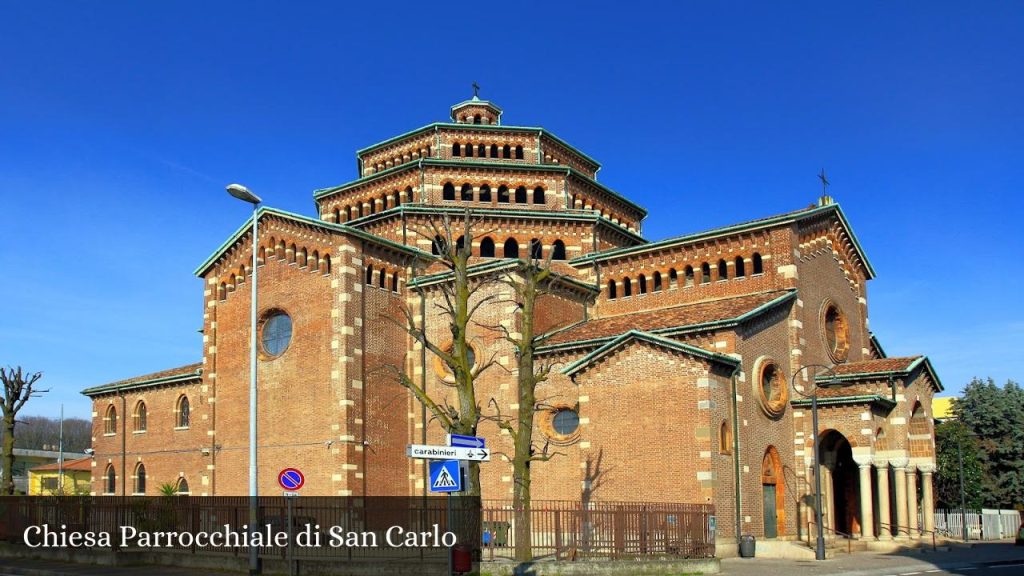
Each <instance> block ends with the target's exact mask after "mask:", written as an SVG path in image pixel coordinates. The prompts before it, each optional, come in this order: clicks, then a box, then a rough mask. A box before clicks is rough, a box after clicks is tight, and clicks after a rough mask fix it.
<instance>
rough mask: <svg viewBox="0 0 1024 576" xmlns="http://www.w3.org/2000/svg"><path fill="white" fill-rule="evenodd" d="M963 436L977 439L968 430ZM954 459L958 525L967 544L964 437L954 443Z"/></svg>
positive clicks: (975, 435)
mask: <svg viewBox="0 0 1024 576" xmlns="http://www.w3.org/2000/svg"><path fill="white" fill-rule="evenodd" d="M964 435H967V436H971V437H973V438H977V437H978V435H977V434H975V433H974V432H971V431H969V430H964ZM956 459H957V463H958V464H959V465H960V524H961V528H962V534H963V537H964V542H967V495H966V493H965V492H964V436H963V435H961V436H959V437H958V438H957V441H956Z"/></svg>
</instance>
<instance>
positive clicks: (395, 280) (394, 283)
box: [391, 272, 398, 294]
mask: <svg viewBox="0 0 1024 576" xmlns="http://www.w3.org/2000/svg"><path fill="white" fill-rule="evenodd" d="M391 291H392V292H394V293H395V294H398V272H395V273H394V274H392V275H391Z"/></svg>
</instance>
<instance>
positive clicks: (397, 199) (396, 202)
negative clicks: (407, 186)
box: [391, 190, 402, 208]
mask: <svg viewBox="0 0 1024 576" xmlns="http://www.w3.org/2000/svg"><path fill="white" fill-rule="evenodd" d="M401 205H402V193H401V192H399V191H398V190H395V193H394V194H392V195H391V206H392V207H395V208H397V207H399V206H401Z"/></svg>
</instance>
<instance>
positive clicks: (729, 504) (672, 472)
mask: <svg viewBox="0 0 1024 576" xmlns="http://www.w3.org/2000/svg"><path fill="white" fill-rule="evenodd" d="M450 112H451V114H450V121H446V122H437V123H432V124H428V125H426V126H423V127H421V128H418V129H415V130H412V131H410V132H407V133H405V134H401V135H398V136H395V137H393V138H390V139H388V140H385V141H383V142H380V143H378V144H374V145H372V146H369V147H367V148H364V149H362V150H359V151H358V152H357V158H358V162H357V166H356V168H357V178H356V179H355V180H353V181H351V182H348V183H345V184H341V185H337V186H331V187H327V188H323V189H320V190H317V191H315V192H314V200H315V203H316V214H315V215H314V216H306V215H300V214H294V213H290V212H285V211H282V210H278V209H274V208H269V207H264V208H261V209H260V211H259V214H258V218H259V238H258V242H257V244H256V245H255V246H254V245H253V238H252V237H251V222H249V223H242V224H241V226H240V227H239V229H238V231H237V232H236V233H235V234H233V235H232V236H230V237H229V238H227V239H226V241H225V242H224V243H223V245H221V246H220V247H219V248H217V249H216V250H215V251H214V252H213V254H212V255H211V256H210V257H209V258H208V259H207V260H206V261H204V262H203V263H202V264H201V265H200V266H199V267H198V268H197V269H196V271H195V274H196V275H197V276H198V277H199V278H200V279H201V281H202V290H203V294H204V306H203V310H202V327H203V328H202V347H201V355H200V358H199V360H200V361H199V362H198V363H196V364H192V365H189V366H184V367H181V368H177V369H171V370H165V371H162V372H157V373H154V374H149V375H145V376H139V377H136V378H131V379H128V380H122V381H119V382H113V383H110V384H104V385H99V386H95V387H92V388H89V389H87V390H85V391H84V392H83V393H84V394H85V395H87V396H88V397H89V398H90V399H91V401H92V404H93V413H92V414H93V447H94V448H95V450H96V453H95V456H94V459H93V462H94V464H93V474H92V492H93V493H94V494H97V495H100V494H118V495H120V494H127V495H131V494H136V493H138V494H149V495H155V494H158V493H159V492H158V491H159V487H160V486H161V485H162V484H166V483H172V484H174V485H175V486H176V487H178V488H179V491H180V492H183V493H189V494H193V495H218V496H220V495H244V494H246V493H247V482H248V443H249V437H248V385H249V338H250V335H249V330H250V319H249V307H250V290H251V286H250V282H251V278H252V270H251V269H250V267H251V260H252V251H253V250H256V251H257V257H258V262H259V263H258V266H259V274H258V304H259V316H258V318H259V328H258V330H259V332H258V334H257V337H258V340H259V342H260V349H259V360H258V368H257V369H258V376H259V404H258V406H259V420H258V428H259V438H258V446H259V448H258V452H259V466H260V470H261V471H262V475H261V477H260V479H259V490H260V492H261V493H262V494H273V493H276V492H277V491H279V490H280V489H279V488H278V487H277V472H278V471H279V470H281V469H282V468H285V467H289V466H292V467H297V468H299V469H301V470H302V471H303V473H304V474H305V478H306V483H305V486H304V488H303V491H302V493H303V494H304V495H341V496H364V495H366V496H370V495H417V494H423V493H425V492H426V490H427V486H426V481H427V478H426V475H427V468H426V465H425V461H422V460H414V459H410V458H407V457H406V446H407V445H409V444H428V445H437V444H444V441H445V431H444V430H442V429H441V428H440V427H439V426H438V424H437V422H436V421H432V420H430V419H429V418H427V417H426V416H427V415H426V413H425V411H424V410H423V409H422V407H421V406H420V405H419V404H418V403H417V402H416V401H415V400H414V399H413V398H412V396H411V395H410V394H409V393H408V391H407V390H406V389H405V388H403V387H401V386H400V385H399V384H398V382H397V381H396V379H395V376H394V373H395V370H401V371H404V372H405V373H406V374H408V375H409V376H410V377H412V378H413V379H415V381H417V382H420V383H423V384H425V385H426V387H427V389H428V391H430V392H432V393H440V392H442V391H444V390H446V388H445V387H444V383H445V380H446V379H447V378H449V377H450V376H449V375H448V374H446V372H445V370H444V367H443V365H441V363H439V362H437V361H436V358H433V357H432V355H431V354H430V353H428V352H425V351H424V350H423V349H422V348H421V347H420V346H419V345H418V344H416V343H414V342H412V340H411V339H410V338H409V337H408V335H407V334H406V332H405V331H404V330H403V329H402V328H401V327H400V326H399V325H397V324H396V323H395V322H393V321H392V320H391V319H394V318H397V319H401V318H403V316H402V310H403V308H408V309H410V310H413V311H414V313H415V314H416V317H417V319H418V321H425V322H426V323H427V327H428V331H429V333H430V335H431V337H432V338H433V339H434V340H435V341H436V342H439V343H442V345H443V343H444V342H445V338H446V334H447V335H448V336H447V337H448V338H449V339H450V331H449V329H448V326H447V325H446V322H445V319H444V317H443V316H442V315H441V314H440V313H439V312H438V310H437V307H436V306H434V303H435V302H436V301H437V299H438V298H440V297H441V296H440V292H439V290H438V286H440V285H441V283H443V282H446V281H448V280H447V278H446V277H445V276H444V275H443V274H438V272H442V270H441V269H440V268H438V267H436V266H435V267H434V268H430V269H428V270H426V273H425V274H424V273H422V271H420V270H419V268H418V267H417V266H418V265H417V264H416V263H417V262H420V263H422V262H423V261H425V260H426V259H427V258H428V257H429V255H430V253H431V250H432V240H431V238H433V236H434V232H433V231H432V230H433V228H432V224H433V223H436V222H438V220H439V218H440V217H441V216H442V215H446V216H447V217H449V218H450V219H451V221H452V223H453V226H454V228H456V229H459V228H461V224H460V223H461V222H462V219H463V218H464V215H465V210H466V209H467V208H468V209H469V210H470V211H471V216H470V217H471V218H472V220H473V222H474V238H473V240H472V246H471V249H472V253H473V258H472V261H471V264H472V265H473V266H474V267H476V273H477V274H479V275H488V274H500V273H505V271H506V270H508V267H509V266H512V265H513V262H514V259H517V258H529V257H531V256H538V255H539V256H541V257H543V258H547V257H549V256H550V257H551V259H552V268H553V269H554V271H555V272H556V273H557V274H556V281H555V284H556V287H557V290H555V291H554V292H553V293H552V294H550V295H546V296H544V298H543V300H542V301H541V302H540V303H539V305H538V311H537V317H536V322H537V326H538V330H539V332H543V333H546V337H545V338H544V340H543V345H542V347H541V348H540V349H539V351H538V356H539V358H540V359H541V360H542V361H543V362H550V363H554V366H555V368H554V370H552V372H551V376H550V378H549V380H548V381H547V382H545V383H543V384H542V385H541V386H540V387H539V389H538V398H540V399H542V403H541V404H540V406H539V407H538V410H539V413H538V415H537V416H538V417H537V418H536V434H535V438H536V439H537V444H538V446H542V445H545V444H546V445H547V446H548V449H549V450H551V451H555V452H558V453H560V454H559V455H558V456H556V457H555V458H553V459H552V460H550V461H548V462H544V463H537V464H534V465H533V486H532V492H533V497H534V498H535V499H538V500H540V499H544V500H550V499H558V500H576V501H578V500H580V499H584V500H587V499H589V500H593V501H601V500H604V501H649V502H692V503H701V504H705V503H711V504H714V506H715V513H716V517H717V535H718V537H719V538H720V539H722V540H723V541H724V540H730V541H732V540H733V539H734V538H735V535H736V533H737V532H743V533H751V534H755V535H757V536H758V537H761V538H782V539H786V538H795V537H797V535H798V534H804V533H805V531H806V530H807V525H808V522H809V521H810V520H811V519H812V518H813V513H812V510H811V509H810V507H809V503H810V502H812V499H811V497H810V495H811V493H812V491H813V477H812V476H811V473H812V472H811V470H812V467H811V463H812V456H813V450H814V449H815V445H816V444H817V448H818V449H819V450H820V454H821V461H822V485H823V494H824V496H823V500H824V516H825V522H826V523H827V525H828V526H830V527H831V528H832V529H834V530H838V531H840V532H845V533H851V534H855V535H858V536H861V537H864V538H872V539H873V538H879V539H887V538H892V537H895V538H903V537H908V536H910V534H909V532H912V531H914V530H919V529H931V528H932V509H933V488H932V472H933V471H934V470H935V451H934V430H933V423H932V419H931V414H930V413H929V411H930V406H931V398H932V396H933V395H934V394H935V393H936V392H937V391H939V390H941V389H942V385H941V382H940V381H939V379H938V377H937V376H936V374H935V372H934V370H933V369H932V366H931V364H930V362H929V361H928V359H927V358H926V357H923V356H915V357H904V358H889V357H887V356H886V354H885V352H884V350H883V349H882V346H881V345H880V343H879V340H878V339H877V338H876V337H875V335H874V334H873V333H872V332H871V331H870V330H869V329H868V299H867V282H868V281H869V280H871V279H872V278H873V277H874V275H875V272H874V270H873V269H872V267H871V264H870V263H869V261H868V258H867V255H866V254H865V253H864V252H863V250H862V248H861V245H860V243H859V242H858V240H857V237H856V236H855V234H854V232H853V229H852V227H851V226H850V223H849V222H848V221H847V218H846V216H845V215H844V213H843V211H842V209H841V208H840V207H839V205H838V204H836V203H834V202H833V200H832V199H831V198H830V197H829V196H822V197H821V199H819V201H818V202H817V203H816V204H814V205H811V206H810V207H806V208H801V209H798V210H794V211H791V212H785V213H782V214H778V215H775V216H770V217H763V218H759V219H756V220H750V221H746V222H742V223H739V224H735V225H731V226H726V227H722V228H715V229H710V230H706V231H704V232H698V233H692V234H687V235H684V236H678V237H674V238H669V239H667V240H662V241H657V242H651V241H649V240H647V239H645V238H644V237H643V234H642V221H643V219H644V218H645V216H646V214H647V212H646V210H645V209H644V208H642V207H640V206H638V205H637V204H635V203H633V202H632V201H630V200H629V199H628V198H627V197H625V196H624V195H621V194H619V193H618V192H616V191H614V190H612V189H610V188H608V187H607V186H605V185H603V184H601V183H599V182H598V180H597V174H598V171H599V169H600V164H599V163H598V162H597V161H596V160H594V159H592V158H590V157H589V156H587V155H586V154H584V153H583V152H581V151H579V150H577V149H576V148H575V147H573V146H572V145H570V144H568V143H567V142H565V141H563V140H561V139H560V138H558V137H557V136H555V135H554V134H553V133H551V132H550V131H548V130H546V129H543V128H536V127H524V126H507V125H504V124H502V114H503V112H502V110H501V109H500V108H499V107H498V106H496V105H495V104H494V103H492V102H489V101H485V100H481V99H479V97H477V96H474V97H473V98H472V99H470V100H467V101H465V102H462V103H459V104H457V105H455V106H453V107H452V108H451V111H450ZM240 211H241V210H240ZM750 216H754V217H756V216H757V215H750ZM692 218H693V220H695V221H699V218H700V216H699V211H696V212H694V213H693V216H692ZM694 227H695V228H697V227H699V226H694ZM417 271H419V273H417ZM489 290H494V291H498V292H500V291H501V288H500V287H499V286H495V287H493V288H489ZM506 290H507V289H506ZM484 295H486V293H485V294H481V297H483V296H484ZM513 311H514V304H512V303H509V302H508V301H507V300H503V299H502V298H497V299H495V300H494V301H493V302H491V303H489V304H487V305H485V306H484V307H482V308H481V309H480V310H479V312H478V315H477V318H476V320H477V323H478V324H479V325H481V326H480V327H474V328H473V332H472V333H471V334H470V341H471V345H472V348H473V353H474V355H475V358H477V359H484V358H492V357H493V358H494V359H495V361H496V362H497V363H498V364H499V365H500V367H496V368H492V369H490V370H488V371H485V372H484V373H483V374H482V375H481V377H480V379H479V380H478V383H477V389H478V398H480V399H481V402H480V403H481V405H488V406H492V404H490V401H491V399H493V401H494V403H495V404H496V405H497V406H498V407H500V409H501V411H502V413H503V414H509V413H510V412H514V411H515V409H516V408H517V406H516V404H515V403H516V395H515V389H514V381H515V370H516V361H515V354H514V351H513V349H512V347H511V346H510V345H509V344H508V343H507V342H506V341H504V340H503V339H502V338H501V337H500V334H499V333H498V332H496V331H494V330H487V329H485V328H483V327H482V326H486V325H498V324H503V325H504V326H505V327H506V328H508V329H510V330H511V331H512V332H514V331H515V326H514V320H513V319H512V318H514V317H513ZM197 316H198V315H197ZM810 365H826V366H830V367H832V370H833V372H834V380H835V382H836V383H838V384H839V386H835V387H830V388H827V389H822V390H820V392H819V398H820V400H821V401H820V409H819V416H820V421H821V422H820V434H819V437H818V440H817V442H815V439H814V437H813V432H812V430H811V414H810V407H809V401H808V400H807V399H806V398H805V397H804V396H802V395H801V394H800V392H801V391H808V390H810V389H811V387H812V385H813V382H814V380H815V379H816V378H819V379H820V378H824V379H825V380H832V377H831V376H821V374H820V373H818V372H816V371H814V370H810V369H807V370H802V368H803V367H805V366H810ZM794 375H796V379H795V385H796V386H797V387H798V389H794V388H793V386H792V385H791V382H793V379H794ZM477 434H478V435H479V436H482V437H484V438H486V442H487V447H488V449H489V450H490V451H491V452H492V454H493V455H494V456H493V458H492V461H491V462H490V463H489V464H487V465H485V466H483V467H482V468H481V481H482V488H483V495H484V497H485V498H494V499H510V498H511V495H512V466H511V463H510V462H508V461H507V460H506V459H505V458H504V457H500V456H499V455H500V454H502V453H504V454H511V453H512V446H511V442H510V441H509V437H508V436H507V435H503V434H502V433H501V432H500V431H499V429H498V427H497V426H496V425H495V424H494V423H493V422H492V421H488V420H484V421H481V423H480V425H479V429H478V432H477ZM890 495H892V496H891V497H890ZM737 507H738V508H737ZM919 512H920V517H921V523H922V524H921V525H919V524H918V514H919ZM737 520H738V522H739V526H737V524H736V522H737Z"/></svg>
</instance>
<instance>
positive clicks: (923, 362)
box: [814, 356, 946, 392]
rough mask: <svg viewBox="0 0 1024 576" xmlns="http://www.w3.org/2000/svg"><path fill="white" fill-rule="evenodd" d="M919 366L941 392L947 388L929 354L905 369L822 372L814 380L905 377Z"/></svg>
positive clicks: (841, 380) (845, 380)
mask: <svg viewBox="0 0 1024 576" xmlns="http://www.w3.org/2000/svg"><path fill="white" fill-rule="evenodd" d="M918 367H923V368H924V369H925V371H926V372H928V375H929V376H930V377H931V379H932V382H934V383H935V387H936V389H938V391H939V392H942V391H943V390H945V389H946V388H945V386H943V385H942V380H939V375H938V374H936V373H935V368H934V367H933V366H932V361H931V360H929V359H928V357H927V356H921V357H919V358H917V359H915V360H914V361H913V362H911V363H910V364H909V365H908V366H907V367H906V368H905V369H903V370H888V371H879V372H856V373H853V374H839V375H835V376H830V375H828V374H822V375H820V376H815V378H814V380H815V381H816V382H830V381H836V382H855V381H858V380H879V379H882V378H888V377H889V376H895V377H900V378H903V377H906V376H909V375H910V374H911V373H912V372H913V371H914V370H917V368H918Z"/></svg>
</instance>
